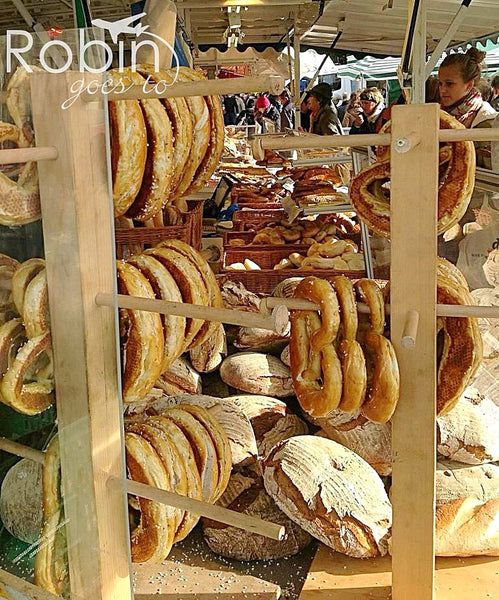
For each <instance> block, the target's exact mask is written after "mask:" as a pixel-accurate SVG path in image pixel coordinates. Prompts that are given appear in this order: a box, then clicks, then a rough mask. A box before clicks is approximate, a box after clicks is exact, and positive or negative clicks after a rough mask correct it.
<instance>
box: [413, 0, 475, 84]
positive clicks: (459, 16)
mask: <svg viewBox="0 0 499 600" xmlns="http://www.w3.org/2000/svg"><path fill="white" fill-rule="evenodd" d="M471 2H472V0H463V2H462V3H461V6H460V7H459V9H458V11H457V13H456V14H455V16H454V18H453V19H452V22H451V24H450V25H449V28H448V29H447V31H446V32H445V34H444V35H443V37H442V39H441V40H440V41H439V42H438V44H437V46H436V47H435V50H433V52H432V55H431V56H430V58H429V59H428V62H427V63H426V71H425V75H426V78H427V79H428V77H429V76H430V75H431V72H432V71H433V67H434V66H435V65H436V64H437V62H438V59H439V58H440V57H441V56H442V53H443V51H444V50H445V49H446V48H447V44H448V43H449V42H450V41H451V39H452V36H453V35H454V34H455V33H456V31H457V29H458V27H459V25H461V23H462V22H463V21H464V19H465V18H466V13H467V11H468V7H469V5H470V4H471Z"/></svg>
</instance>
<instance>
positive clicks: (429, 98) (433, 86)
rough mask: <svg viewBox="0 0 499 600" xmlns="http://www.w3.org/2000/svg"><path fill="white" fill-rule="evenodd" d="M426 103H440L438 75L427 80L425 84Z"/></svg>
mask: <svg viewBox="0 0 499 600" xmlns="http://www.w3.org/2000/svg"><path fill="white" fill-rule="evenodd" d="M425 102H427V103H428V104H430V103H432V102H440V90H439V83H438V77H437V76H436V75H431V76H430V77H428V79H427V80H426V84H425Z"/></svg>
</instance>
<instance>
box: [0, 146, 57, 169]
mask: <svg viewBox="0 0 499 600" xmlns="http://www.w3.org/2000/svg"><path fill="white" fill-rule="evenodd" d="M58 156H59V152H58V150H57V148H54V147H53V146H39V147H36V146H35V147H34V148H9V149H6V150H0V165H14V164H16V163H25V162H29V161H32V160H36V161H38V160H55V159H56V158H57V157H58Z"/></svg>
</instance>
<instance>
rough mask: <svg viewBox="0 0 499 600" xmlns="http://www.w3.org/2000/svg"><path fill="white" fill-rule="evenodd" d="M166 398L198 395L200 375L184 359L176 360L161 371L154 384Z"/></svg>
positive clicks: (199, 391)
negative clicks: (187, 394) (188, 394)
mask: <svg viewBox="0 0 499 600" xmlns="http://www.w3.org/2000/svg"><path fill="white" fill-rule="evenodd" d="M154 385H155V387H157V388H159V389H160V390H163V392H164V393H165V394H166V395H167V396H174V395H175V394H185V393H190V394H200V393H201V375H200V374H199V373H198V372H197V371H196V370H195V369H193V368H192V367H191V365H190V364H189V363H188V362H187V361H186V360H185V358H182V357H181V358H177V359H175V360H174V361H173V363H172V364H171V365H170V366H169V367H168V369H167V370H166V371H163V373H161V375H160V376H159V377H158V379H157V380H156V383H155V384H154Z"/></svg>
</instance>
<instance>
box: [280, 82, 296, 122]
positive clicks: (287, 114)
mask: <svg viewBox="0 0 499 600" xmlns="http://www.w3.org/2000/svg"><path fill="white" fill-rule="evenodd" d="M278 97H279V102H280V103H281V106H282V108H281V131H284V130H285V129H294V126H295V108H294V106H293V103H292V102H291V94H290V92H289V90H288V89H286V88H285V89H284V90H283V92H282V93H281V95H280V96H278Z"/></svg>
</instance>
